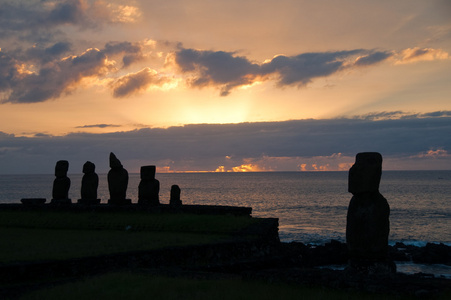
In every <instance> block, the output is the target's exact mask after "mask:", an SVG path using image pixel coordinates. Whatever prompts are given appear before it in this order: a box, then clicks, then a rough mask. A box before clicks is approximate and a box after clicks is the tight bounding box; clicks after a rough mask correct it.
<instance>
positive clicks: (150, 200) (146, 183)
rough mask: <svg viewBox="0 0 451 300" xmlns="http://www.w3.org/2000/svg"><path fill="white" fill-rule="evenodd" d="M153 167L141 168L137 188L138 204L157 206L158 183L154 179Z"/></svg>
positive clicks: (154, 169) (158, 202)
mask: <svg viewBox="0 0 451 300" xmlns="http://www.w3.org/2000/svg"><path fill="white" fill-rule="evenodd" d="M155 171H156V168H155V166H142V167H141V181H140V182H139V186H138V204H148V205H159V204H160V199H159V195H158V194H159V193H160V182H159V181H158V180H157V179H155Z"/></svg>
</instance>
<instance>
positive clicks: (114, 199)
mask: <svg viewBox="0 0 451 300" xmlns="http://www.w3.org/2000/svg"><path fill="white" fill-rule="evenodd" d="M110 168H111V169H110V171H109V172H108V190H109V191H110V199H109V200H108V204H119V205H123V204H131V203H132V201H131V200H130V199H126V194H127V187H128V172H127V170H126V169H124V167H123V166H122V164H121V161H120V160H119V159H117V157H116V155H114V153H113V152H111V153H110Z"/></svg>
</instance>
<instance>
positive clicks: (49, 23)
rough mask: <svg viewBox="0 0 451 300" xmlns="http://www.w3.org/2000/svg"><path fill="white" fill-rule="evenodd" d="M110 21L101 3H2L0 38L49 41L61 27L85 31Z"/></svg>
mask: <svg viewBox="0 0 451 300" xmlns="http://www.w3.org/2000/svg"><path fill="white" fill-rule="evenodd" d="M110 22H115V18H114V15H113V14H112V13H111V11H109V6H108V2H105V1H83V0H60V1H52V2H50V1H41V0H10V1H9V0H3V1H1V3H0V37H11V36H13V37H18V38H20V39H27V40H30V41H37V40H40V39H42V37H43V36H47V38H50V39H52V35H54V34H57V32H58V27H59V26H61V25H72V26H75V27H77V28H80V29H85V28H97V27H99V26H102V24H104V23H110Z"/></svg>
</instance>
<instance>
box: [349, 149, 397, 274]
mask: <svg viewBox="0 0 451 300" xmlns="http://www.w3.org/2000/svg"><path fill="white" fill-rule="evenodd" d="M381 174H382V156H381V155H380V154H379V153H376V152H365V153H359V154H357V156H356V161H355V164H354V165H353V166H352V167H351V169H350V170H349V183H348V184H349V185H348V190H349V192H350V193H352V194H353V197H352V198H351V201H350V203H349V207H348V214H347V223H346V243H347V246H348V250H349V266H350V268H352V269H354V270H356V271H358V272H364V273H365V272H376V273H392V272H395V270H396V267H395V264H394V263H393V262H392V261H390V260H389V258H388V234H389V231H390V224H389V215H390V207H389V205H388V203H387V200H386V199H385V198H384V197H383V196H382V195H381V194H380V193H379V183H380V178H381Z"/></svg>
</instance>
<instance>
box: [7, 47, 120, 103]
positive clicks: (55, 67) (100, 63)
mask: <svg viewBox="0 0 451 300" xmlns="http://www.w3.org/2000/svg"><path fill="white" fill-rule="evenodd" d="M0 65H1V66H2V68H1V70H3V72H1V73H0V81H2V82H3V84H2V85H1V88H2V89H1V90H0V92H1V91H3V92H9V93H8V96H7V97H6V99H2V100H3V101H2V102H12V103H33V102H42V101H46V100H49V99H54V98H58V97H60V96H61V94H63V93H69V92H71V90H72V89H74V88H75V87H76V85H77V84H78V83H79V82H80V81H81V80H82V79H83V78H86V77H92V76H102V75H104V74H106V73H107V72H108V70H109V69H110V68H111V67H112V64H111V62H110V61H108V59H107V57H106V55H105V54H104V53H103V52H102V51H100V50H99V49H95V48H91V49H88V50H86V51H85V52H83V53H82V54H81V55H78V56H76V55H73V56H69V57H65V58H63V59H61V60H58V61H55V62H53V63H49V64H45V65H42V66H41V68H40V69H39V70H36V71H34V70H33V69H32V68H31V67H30V68H28V67H27V65H26V64H25V63H21V62H19V61H17V60H16V59H14V58H13V57H11V56H8V55H7V54H3V53H0ZM3 66H5V68H3Z"/></svg>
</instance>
